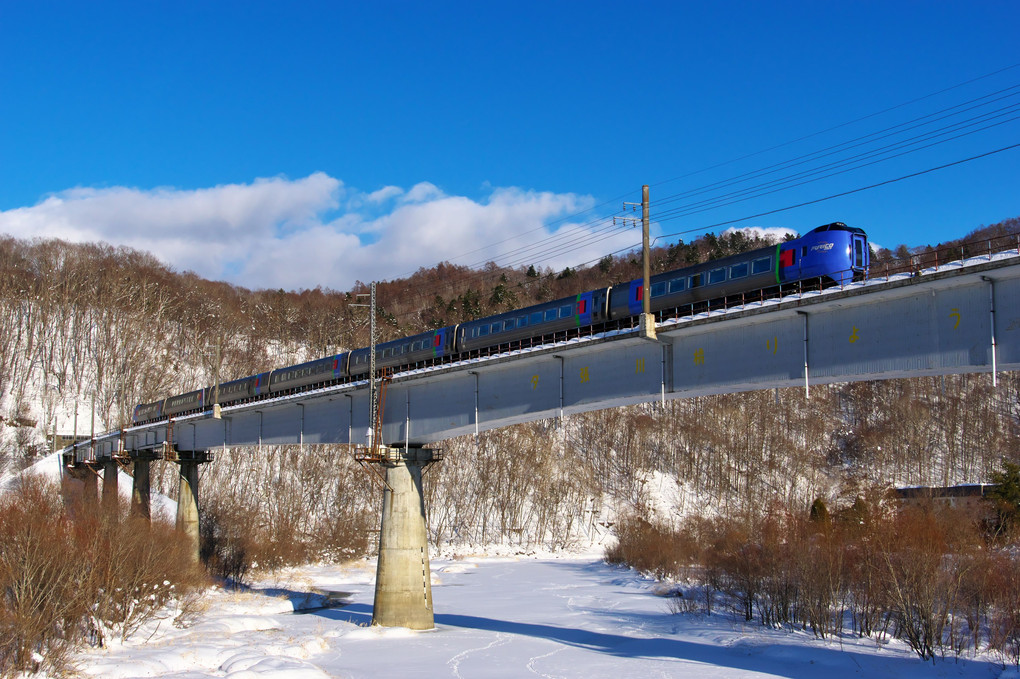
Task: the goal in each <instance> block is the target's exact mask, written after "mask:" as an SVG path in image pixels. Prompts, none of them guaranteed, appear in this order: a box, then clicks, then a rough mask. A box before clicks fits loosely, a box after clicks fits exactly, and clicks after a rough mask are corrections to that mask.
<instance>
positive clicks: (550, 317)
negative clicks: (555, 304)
mask: <svg viewBox="0 0 1020 679" xmlns="http://www.w3.org/2000/svg"><path fill="white" fill-rule="evenodd" d="M545 320H546V321H555V320H556V309H546V310H545Z"/></svg>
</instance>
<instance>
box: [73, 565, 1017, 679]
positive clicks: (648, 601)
mask: <svg viewBox="0 0 1020 679" xmlns="http://www.w3.org/2000/svg"><path fill="white" fill-rule="evenodd" d="M374 579H375V563H374V561H370V560H366V561H361V562H357V563H355V564H352V565H349V566H345V567H337V566H328V567H327V566H318V567H307V568H303V569H296V570H290V571H287V572H286V573H285V574H283V575H280V576H278V577H276V578H274V579H273V580H270V581H266V582H261V583H257V584H256V585H255V586H254V587H253V588H252V589H251V591H246V592H236V591H225V590H222V589H218V590H213V591H211V592H209V593H207V594H206V595H205V596H204V597H203V600H202V603H201V606H200V608H202V609H203V610H202V611H201V613H200V614H199V616H198V618H197V619H196V620H195V621H194V622H193V623H192V624H191V626H189V627H187V628H184V629H177V628H175V627H173V626H172V625H171V624H170V622H169V620H164V621H162V622H160V623H159V624H158V626H157V627H156V628H155V629H154V630H153V629H151V628H150V629H149V630H143V631H142V632H140V633H139V634H137V635H136V636H135V637H133V638H132V639H130V640H129V641H128V642H127V643H126V644H124V645H120V646H115V647H112V648H109V649H96V650H90V651H87V652H85V653H82V654H81V655H80V656H79V658H78V660H79V663H80V668H81V670H82V672H83V674H85V675H86V676H97V677H109V678H111V679H116V678H128V677H175V678H179V679H185V678H186V679H199V678H202V677H228V678H230V679H269V678H277V677H278V678H280V679H284V678H287V679H319V678H322V677H379V678H385V677H394V678H397V677H399V678H401V679H404V678H411V677H465V678H466V677H530V676H537V677H584V678H590V677H613V678H616V679H619V678H622V677H641V678H646V677H698V678H699V679H703V678H712V677H797V678H803V679H807V678H809V677H824V678H825V679H840V678H842V677H873V678H878V677H907V678H920V677H1016V676H1018V675H1017V674H1016V672H1015V671H1014V670H1012V669H1007V670H1003V669H1002V667H1001V666H1000V665H998V664H997V663H995V662H993V661H991V660H987V659H982V660H960V661H955V660H953V659H949V660H946V661H939V662H937V663H935V664H934V665H933V664H931V663H923V662H921V661H920V660H918V659H917V657H916V656H915V655H914V654H913V653H912V652H911V651H910V650H909V649H908V648H907V647H906V646H905V645H904V644H902V643H899V642H896V641H893V642H890V643H888V644H885V645H882V646H878V645H876V643H875V642H874V641H873V640H870V639H864V640H859V639H855V638H852V637H847V638H844V639H843V640H842V642H840V641H819V640H816V639H815V638H814V637H813V636H812V635H811V634H810V633H809V632H807V633H804V632H796V631H789V630H766V629H763V628H762V627H760V626H759V625H757V624H753V623H751V624H744V623H742V622H739V621H736V620H735V619H734V618H733V616H732V615H730V614H729V613H724V614H713V615H711V616H705V615H701V614H681V615H672V614H670V613H669V611H668V607H667V599H665V598H664V597H663V596H661V595H660V594H659V593H660V592H661V591H662V587H661V586H657V584H656V583H655V582H654V581H653V580H650V579H648V578H644V577H642V576H640V575H638V574H636V573H634V572H633V571H629V570H626V569H622V568H618V567H614V566H609V565H606V564H604V563H602V562H601V561H600V559H599V556H598V555H597V554H594V553H593V554H589V555H586V556H573V557H560V558H556V557H551V556H545V557H541V558H533V557H530V558H525V557H522V558H496V557H478V558H465V559H460V560H456V559H443V560H438V559H437V560H436V561H434V562H433V564H432V581H433V584H432V588H433V589H432V591H433V598H434V602H435V608H436V616H435V619H436V628H435V629H434V630H430V631H426V632H412V631H410V630H407V629H402V628H389V629H384V628H378V627H371V626H370V623H371V619H372V595H373V582H374ZM327 596H330V597H332V598H333V599H334V600H342V601H344V602H346V605H342V606H339V607H329V608H319V606H321V605H322V604H323V603H324V601H325V598H326V597H327ZM295 609H305V610H303V611H302V612H295Z"/></svg>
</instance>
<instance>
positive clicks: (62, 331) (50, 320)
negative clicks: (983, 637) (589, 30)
mask: <svg viewBox="0 0 1020 679" xmlns="http://www.w3.org/2000/svg"><path fill="white" fill-rule="evenodd" d="M1017 230H1020V220H1017V219H1013V220H1009V221H1007V222H1003V223H1001V224H996V225H993V226H991V227H985V228H983V229H981V230H979V231H977V232H974V233H972V234H971V235H970V236H969V237H968V238H975V237H981V238H984V237H988V236H991V235H997V234H1001V233H1007V232H1014V231H1017ZM961 240H966V239H961ZM766 244H768V243H766V242H765V241H761V240H758V239H754V238H750V237H747V236H745V235H744V234H742V233H740V232H737V233H733V234H730V235H725V236H715V235H708V236H705V237H703V238H700V239H698V240H696V241H694V242H692V243H682V242H681V243H677V244H674V245H671V246H669V247H663V248H659V249H656V250H655V251H654V252H653V271H656V272H657V271H665V270H669V269H673V268H677V267H680V266H683V265H685V264H688V263H694V262H700V261H704V260H706V259H710V258H716V257H721V256H725V255H727V254H732V253H734V252H739V251H743V250H746V249H750V248H754V247H762V246H764V245H766ZM926 247H927V246H925V247H920V248H908V247H907V246H900V247H899V248H897V249H896V250H895V251H892V252H890V251H889V250H882V251H880V252H878V253H875V262H876V264H877V265H878V266H883V265H884V264H885V263H889V262H895V261H896V260H897V259H902V258H909V257H910V256H912V255H917V254H918V253H920V252H923V251H924V250H925V249H926ZM639 275H640V262H639V261H638V259H637V257H636V256H634V255H628V256H624V257H606V258H605V259H603V260H602V261H600V262H598V263H596V264H594V265H593V266H590V267H588V268H584V269H579V270H572V269H566V270H563V271H547V270H546V271H539V270H536V269H535V268H534V267H520V268H518V269H503V268H499V267H496V266H494V265H490V266H489V267H487V268H485V269H484V270H482V271H474V270H468V269H465V268H462V267H457V266H453V265H450V264H447V263H442V264H439V265H437V266H435V267H433V268H430V269H422V270H419V271H418V272H416V273H415V274H414V275H413V276H411V277H409V278H407V279H403V280H397V281H390V282H385V283H382V284H380V285H379V287H378V300H377V301H378V312H379V318H380V319H382V335H383V337H382V338H383V339H388V338H392V337H396V336H400V335H403V334H410V333H413V332H418V331H421V330H425V329H429V328H436V327H440V326H442V325H446V324H451V323H455V322H458V321H461V320H465V319H470V318H475V317H478V316H483V315H487V314H491V313H494V312H497V311H501V310H505V309H510V308H516V307H521V306H526V305H528V304H531V303H534V302H537V301H542V300H546V299H554V298H557V297H561V296H565V295H570V294H574V293H576V292H579V291H581V290H587V289H592V288H594V287H597V286H600V285H606V284H610V283H613V282H620V281H625V280H630V279H632V278H634V277H637V276H639ZM365 291H366V286H364V285H359V286H358V287H356V288H355V289H353V290H350V291H345V292H340V291H334V290H328V289H315V290H305V291H302V292H296V293H290V292H284V291H282V290H277V291H271V290H260V291H251V290H246V289H242V288H238V287H234V286H231V285H227V284H224V283H214V282H210V281H206V280H202V279H199V278H198V277H196V276H194V275H191V274H188V273H178V272H174V271H172V270H170V269H169V268H168V267H166V266H165V265H163V264H161V263H160V262H159V261H158V260H157V259H156V258H155V257H153V256H152V255H149V254H147V253H142V252H137V251H132V250H128V249H124V248H113V247H110V246H105V245H73V244H69V243H64V242H60V241H32V242H25V241H19V240H15V239H12V238H0V417H2V418H3V420H2V424H3V426H0V468H3V469H7V470H9V471H12V470H16V469H18V468H21V467H23V466H25V465H27V464H29V463H31V462H32V461H33V460H34V459H36V458H37V457H38V456H40V455H41V454H43V453H44V452H45V451H46V450H47V444H46V439H45V435H46V434H48V433H50V432H52V431H54V430H57V431H58V432H59V433H61V434H69V433H71V432H72V431H73V430H74V428H75V417H74V411H75V408H77V427H76V429H77V432H78V434H83V433H84V434H87V433H89V431H90V430H91V427H92V417H93V415H92V413H93V404H94V412H95V429H96V431H105V430H108V429H111V428H115V427H119V426H121V425H122V424H124V423H125V422H127V421H128V419H129V417H130V412H131V408H132V407H133V406H134V405H135V404H137V403H142V402H148V401H152V400H155V399H156V398H160V397H163V396H166V395H168V394H171V393H180V392H183V391H186V390H190V389H194V388H196V387H199V386H204V385H207V384H210V383H212V382H213V381H214V379H215V378H214V375H216V373H217V371H218V373H219V376H220V379H221V380H224V381H225V380H228V379H232V378H235V377H241V376H245V375H251V374H254V373H256V372H259V371H263V370H267V369H270V368H273V367H278V366H281V365H287V364H293V363H294V362H298V361H301V360H305V359H309V358H314V357H319V356H324V355H328V354H330V353H334V352H337V351H341V350H346V349H350V348H354V347H358V346H365V345H367V344H368V328H367V326H368V322H367V311H366V310H365V309H364V308H360V307H357V306H354V304H356V303H359V302H363V301H364V300H363V299H360V298H358V297H357V295H359V294H360V293H363V292H365ZM1018 432H1020V379H1018V377H1017V376H1016V375H1013V374H1004V375H1000V382H999V386H998V388H997V389H995V390H993V389H992V388H991V380H990V378H989V377H988V376H987V375H964V376H950V377H946V378H921V379H913V380H895V381H889V382H881V383H856V384H837V385H831V386H826V387H818V388H812V390H811V398H810V400H805V397H804V394H803V391H802V390H800V389H788V390H778V391H768V392H755V393H746V394H734V395H727V396H716V397H703V398H695V399H688V400H680V401H672V402H669V403H667V404H665V406H661V405H658V404H650V405H646V406H635V407H630V408H620V409H614V410H608V411H603V412H595V413H589V414H585V415H576V416H571V417H570V418H568V420H567V422H566V423H565V426H563V427H557V425H556V423H554V422H540V423H535V424H531V425H523V426H518V427H512V428H508V429H505V430H501V431H496V432H491V433H488V434H484V435H482V436H480V437H479V438H478V439H477V440H476V439H475V438H474V437H467V438H462V439H457V440H452V441H449V442H446V443H445V444H443V446H442V447H443V448H444V449H445V451H446V453H447V457H446V461H445V462H444V463H442V464H441V465H438V466H437V467H436V468H435V469H434V470H432V471H430V472H429V475H428V477H427V479H428V493H429V494H430V496H431V508H432V509H431V515H430V527H431V530H432V533H433V538H434V539H435V541H436V542H437V543H439V544H445V543H449V542H454V543H458V544H483V543H493V542H505V543H512V544H517V545H522V546H524V547H527V546H529V545H538V544H541V545H546V546H549V547H562V546H566V545H567V544H569V543H570V542H571V541H573V540H577V539H583V538H591V539H597V538H600V537H602V536H604V535H605V534H606V532H607V530H608V526H609V524H611V523H612V522H613V521H614V520H615V518H614V517H617V516H618V515H619V514H620V512H621V511H624V510H626V511H633V512H636V513H637V514H639V515H648V516H655V517H656V518H657V519H659V520H660V521H664V522H666V523H670V522H672V521H675V520H678V519H679V517H680V516H682V515H685V514H688V513H691V512H695V511H697V512H702V513H703V512H705V511H708V512H726V511H729V510H738V509H739V510H744V509H750V508H762V507H766V506H769V505H774V504H777V503H778V504H781V505H784V506H788V507H791V508H801V509H803V510H805V511H806V508H807V507H808V506H809V505H810V503H811V502H812V501H813V500H814V499H815V498H817V497H823V498H826V499H827V500H828V501H829V502H830V503H835V504H837V505H838V504H840V503H844V504H847V503H852V502H853V499H854V498H855V497H856V496H857V495H859V494H861V493H862V492H865V490H867V489H869V488H873V487H876V486H881V485H884V484H893V485H909V484H927V485H948V484H953V483H958V482H979V481H987V480H988V479H989V478H990V475H991V473H992V472H993V471H994V470H996V469H998V468H999V466H1000V462H1001V460H1002V459H1003V458H1004V457H1005V458H1007V459H1010V460H1018V459H1020V434H1018ZM172 472H173V470H171V469H165V470H164V471H163V473H162V475H161V476H160V477H159V478H158V479H157V480H156V484H157V486H162V487H163V488H164V490H166V491H167V492H170V491H171V490H172V488H173V487H175V480H174V479H173V474H172ZM202 473H203V475H204V476H203V495H204V498H205V499H206V502H207V504H206V506H205V508H204V509H205V510H206V518H205V519H204V520H205V522H206V523H207V524H208V526H207V529H208V530H209V531H213V532H215V531H214V529H215V527H216V526H217V525H220V524H223V525H226V524H228V523H230V522H231V521H241V522H244V523H247V524H250V525H252V526H256V527H258V529H259V530H260V531H262V534H261V538H260V540H259V541H258V542H259V543H260V544H262V545H263V546H264V549H266V550H268V551H270V552H272V553H271V554H270V553H267V554H265V555H264V556H263V557H262V558H263V560H264V561H267V560H268V561H269V562H272V561H274V560H276V561H280V560H289V559H292V558H301V557H309V558H310V557H314V556H321V555H325V556H329V555H331V554H332V555H337V556H339V555H342V553H345V550H349V546H345V545H349V544H350V539H349V538H350V534H351V533H352V531H353V532H355V533H356V532H357V531H359V530H361V531H362V532H363V529H364V527H365V526H368V525H369V524H370V523H371V522H372V521H374V518H371V517H373V516H374V512H375V511H376V509H377V508H376V504H377V500H376V492H377V491H376V489H375V487H374V486H372V485H371V482H370V481H369V480H368V478H367V477H365V476H364V475H363V474H362V473H361V472H360V471H359V470H358V469H357V467H356V465H354V463H353V462H352V461H351V460H350V456H349V455H348V454H347V452H346V450H345V449H342V448H336V449H326V450H313V449H306V450H305V451H302V452H300V453H298V452H296V451H295V450H294V449H288V450H279V449H264V450H262V451H261V452H257V451H253V450H250V449H247V450H233V451H222V452H218V454H217V461H216V462H215V463H213V464H211V465H206V466H205V467H203V470H202ZM331 510H332V512H333V514H332V515H330V512H331ZM329 516H332V518H327V517H329ZM217 522H219V523H217ZM227 532H228V533H229V531H227ZM210 534H211V533H210ZM221 534H225V533H223V532H222V531H221ZM331 535H332V536H333V537H332V538H330V537H328V536H331ZM324 536H325V537H324ZM298 555H300V557H299V556H298Z"/></svg>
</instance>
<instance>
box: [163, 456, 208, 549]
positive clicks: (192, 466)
mask: <svg viewBox="0 0 1020 679" xmlns="http://www.w3.org/2000/svg"><path fill="white" fill-rule="evenodd" d="M211 459H212V458H211V456H210V455H209V454H208V453H207V452H206V451H204V450H199V451H192V452H179V453H177V454H176V455H175V456H174V459H173V460H172V461H173V462H176V463H177V464H178V466H180V472H181V478H180V485H179V486H178V490H177V530H179V531H181V532H182V533H184V535H185V536H186V537H187V538H188V541H189V542H190V543H191V546H192V549H191V550H190V553H191V555H192V558H193V560H194V561H195V563H198V561H199V556H200V549H201V542H200V539H199V531H198V527H199V523H198V465H200V464H203V463H205V462H209V461H210V460H211Z"/></svg>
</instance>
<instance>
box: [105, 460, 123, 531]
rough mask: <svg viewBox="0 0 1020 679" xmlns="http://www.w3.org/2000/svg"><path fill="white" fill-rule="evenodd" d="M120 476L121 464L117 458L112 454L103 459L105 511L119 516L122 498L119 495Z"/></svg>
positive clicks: (113, 515) (112, 515) (110, 514)
mask: <svg viewBox="0 0 1020 679" xmlns="http://www.w3.org/2000/svg"><path fill="white" fill-rule="evenodd" d="M118 476H120V465H119V464H117V460H116V459H114V458H113V456H110V457H108V458H106V459H104V460H103V511H104V512H105V513H106V514H107V515H109V516H111V517H115V516H117V511H118V507H119V505H120V498H119V497H118V491H119V490H120V489H119V488H118V478H117V477H118Z"/></svg>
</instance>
